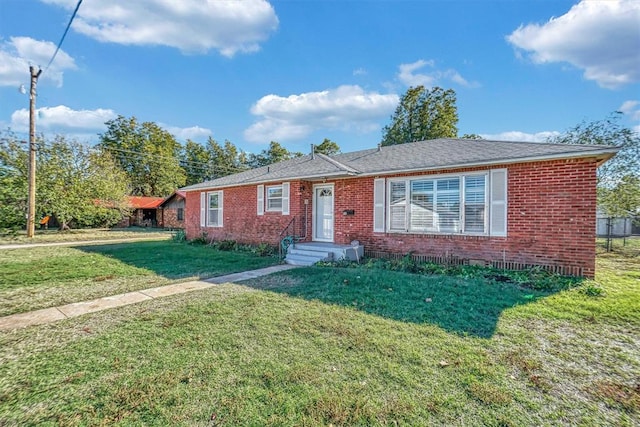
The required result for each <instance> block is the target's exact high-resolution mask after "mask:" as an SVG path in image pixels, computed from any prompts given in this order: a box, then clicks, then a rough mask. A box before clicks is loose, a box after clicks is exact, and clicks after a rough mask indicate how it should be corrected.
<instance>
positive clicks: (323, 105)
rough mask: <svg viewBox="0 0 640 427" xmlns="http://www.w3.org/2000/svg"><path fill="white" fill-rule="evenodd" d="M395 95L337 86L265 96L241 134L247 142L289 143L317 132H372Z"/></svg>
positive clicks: (395, 99) (392, 106) (388, 111)
mask: <svg viewBox="0 0 640 427" xmlns="http://www.w3.org/2000/svg"><path fill="white" fill-rule="evenodd" d="M398 101H399V98H398V95H396V94H386V95H382V94H379V93H377V92H365V91H364V90H363V89H362V88H361V87H360V86H340V87H338V88H336V89H330V90H325V91H322V92H307V93H303V94H300V95H290V96H288V97H286V98H285V97H282V96H278V95H267V96H264V97H262V98H261V99H259V100H258V102H256V103H255V104H254V105H253V107H251V113H252V114H253V115H255V116H259V117H261V119H260V120H259V121H258V122H256V123H254V124H253V125H251V126H250V127H249V128H248V129H246V130H245V131H244V137H245V139H246V140H247V141H251V142H258V143H264V142H268V141H270V140H275V141H292V140H298V139H301V138H304V137H306V136H307V135H309V134H310V133H312V132H314V131H315V130H319V129H340V130H346V131H356V132H371V131H373V130H376V129H379V124H378V123H377V121H378V120H379V119H381V118H385V117H387V116H388V115H389V114H391V113H392V112H393V110H394V109H395V108H396V105H397V104H398Z"/></svg>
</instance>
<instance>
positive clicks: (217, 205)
mask: <svg viewBox="0 0 640 427" xmlns="http://www.w3.org/2000/svg"><path fill="white" fill-rule="evenodd" d="M207 226H208V227H222V191H211V192H209V193H207Z"/></svg>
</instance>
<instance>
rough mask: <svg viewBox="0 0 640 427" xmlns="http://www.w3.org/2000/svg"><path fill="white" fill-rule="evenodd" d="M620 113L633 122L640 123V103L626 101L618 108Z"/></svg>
mask: <svg viewBox="0 0 640 427" xmlns="http://www.w3.org/2000/svg"><path fill="white" fill-rule="evenodd" d="M618 111H620V112H622V113H623V114H624V115H626V116H629V118H630V119H631V120H633V121H640V101H625V102H623V103H622V105H621V106H620V108H618Z"/></svg>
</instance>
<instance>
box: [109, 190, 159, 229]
mask: <svg viewBox="0 0 640 427" xmlns="http://www.w3.org/2000/svg"><path fill="white" fill-rule="evenodd" d="M127 201H128V207H129V208H130V209H131V215H130V216H129V217H128V218H123V219H122V221H120V223H118V227H131V226H138V227H162V226H163V225H162V221H161V219H162V217H161V216H160V215H158V208H159V207H160V205H161V204H162V202H163V201H164V197H146V196H127ZM159 220H160V221H159Z"/></svg>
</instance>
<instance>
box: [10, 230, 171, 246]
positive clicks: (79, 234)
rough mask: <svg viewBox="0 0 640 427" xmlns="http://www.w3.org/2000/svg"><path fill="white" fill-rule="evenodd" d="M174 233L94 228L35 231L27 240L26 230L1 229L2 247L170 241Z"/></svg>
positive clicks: (167, 231)
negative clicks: (86, 242)
mask: <svg viewBox="0 0 640 427" xmlns="http://www.w3.org/2000/svg"><path fill="white" fill-rule="evenodd" d="M174 233H175V232H174V231H169V230H164V229H162V228H143V227H128V228H92V229H85V228H82V229H77V230H76V229H73V230H65V231H59V230H55V229H50V230H39V229H38V230H35V234H34V236H33V237H32V238H27V233H26V231H25V230H18V231H7V230H1V229H0V245H13V244H29V243H60V242H78V241H89V240H118V239H169V238H171V236H172V235H173V234H174Z"/></svg>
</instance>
